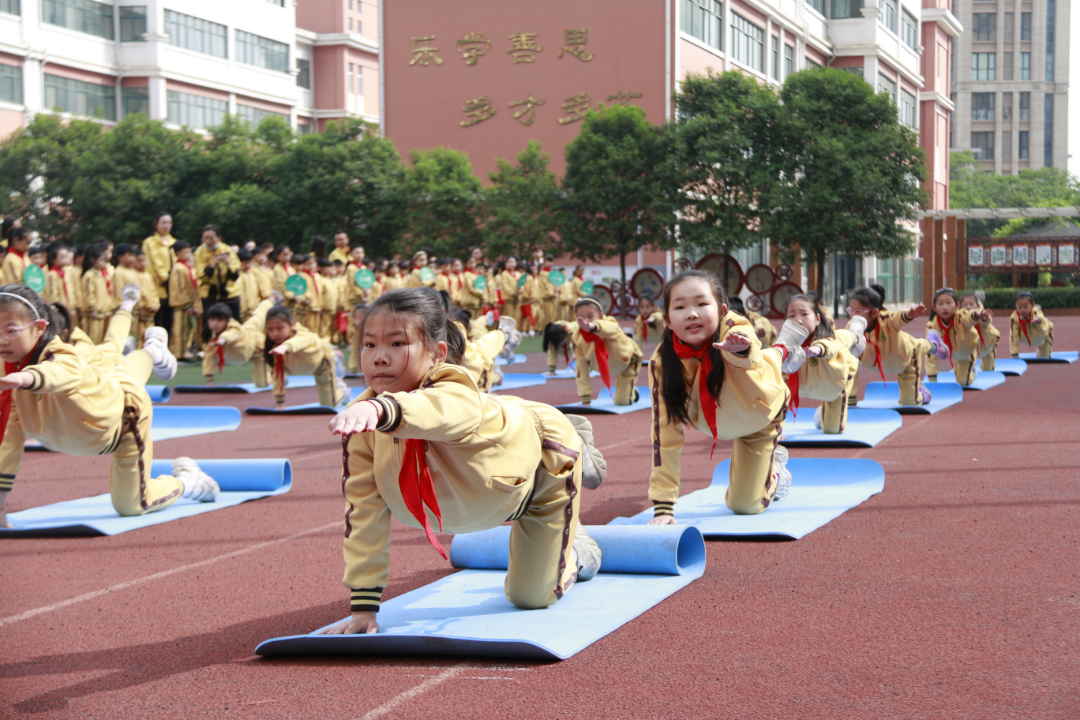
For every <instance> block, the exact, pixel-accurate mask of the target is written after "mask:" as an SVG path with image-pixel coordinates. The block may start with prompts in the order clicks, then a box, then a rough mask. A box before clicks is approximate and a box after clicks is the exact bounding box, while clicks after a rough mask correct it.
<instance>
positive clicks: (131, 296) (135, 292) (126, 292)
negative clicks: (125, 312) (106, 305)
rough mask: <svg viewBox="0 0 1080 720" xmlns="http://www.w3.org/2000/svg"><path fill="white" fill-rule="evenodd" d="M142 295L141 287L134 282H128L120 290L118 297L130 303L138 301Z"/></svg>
mask: <svg viewBox="0 0 1080 720" xmlns="http://www.w3.org/2000/svg"><path fill="white" fill-rule="evenodd" d="M141 297H142V288H141V287H139V286H138V285H136V284H135V283H128V284H127V285H125V286H124V287H123V289H121V290H120V299H121V300H123V301H127V302H130V303H132V304H134V303H137V302H139V298H141Z"/></svg>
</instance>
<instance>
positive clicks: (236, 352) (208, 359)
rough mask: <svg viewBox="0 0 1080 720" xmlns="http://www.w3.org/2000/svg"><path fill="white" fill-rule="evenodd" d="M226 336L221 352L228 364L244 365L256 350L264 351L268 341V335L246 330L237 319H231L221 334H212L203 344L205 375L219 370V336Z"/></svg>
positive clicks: (215, 373) (214, 373) (209, 375)
mask: <svg viewBox="0 0 1080 720" xmlns="http://www.w3.org/2000/svg"><path fill="white" fill-rule="evenodd" d="M219 337H223V338H225V344H224V345H222V346H221V354H222V355H223V356H224V357H225V364H226V365H243V364H245V363H247V362H248V361H249V360H251V356H252V355H253V354H254V353H256V352H262V350H263V345H264V344H265V342H266V336H265V335H263V334H262V333H256V332H253V331H248V332H245V331H244V328H243V326H242V325H241V324H240V323H239V322H237V321H236V320H230V321H229V324H228V325H227V326H226V327H225V330H224V331H223V332H222V333H221V335H217V336H214V335H213V334H211V337H210V341H209V342H208V343H206V344H205V345H204V346H203V362H202V369H203V375H205V376H206V377H213V376H214V375H217V372H218V367H217V365H218V344H217V342H215V341H216V340H217V338H219Z"/></svg>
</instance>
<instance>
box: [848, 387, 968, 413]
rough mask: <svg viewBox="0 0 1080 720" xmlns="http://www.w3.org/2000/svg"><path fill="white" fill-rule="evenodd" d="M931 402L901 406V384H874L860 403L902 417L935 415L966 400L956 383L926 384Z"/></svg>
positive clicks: (862, 405)
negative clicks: (895, 413) (890, 411)
mask: <svg viewBox="0 0 1080 720" xmlns="http://www.w3.org/2000/svg"><path fill="white" fill-rule="evenodd" d="M926 389H927V390H929V391H930V396H931V400H930V403H928V404H926V405H901V404H900V385H899V383H894V382H890V383H880V382H872V383H869V384H867V386H866V395H865V396H864V398H863V399H862V400H860V401H859V407H860V408H866V409H867V410H895V411H896V412H898V413H900V414H901V415H933V414H935V413H939V412H941V411H942V410H944V409H945V408H947V407H952V406H953V405H955V404H956V403H958V402H960V401H961V400H963V399H964V391H963V390H962V389H961V388H960V386H959V385H957V384H956V383H933V382H928V383H926Z"/></svg>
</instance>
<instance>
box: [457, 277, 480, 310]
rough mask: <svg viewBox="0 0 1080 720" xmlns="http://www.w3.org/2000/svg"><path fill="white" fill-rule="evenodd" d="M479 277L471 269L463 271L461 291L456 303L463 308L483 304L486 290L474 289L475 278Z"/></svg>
mask: <svg viewBox="0 0 1080 720" xmlns="http://www.w3.org/2000/svg"><path fill="white" fill-rule="evenodd" d="M478 277H480V276H479V275H477V274H476V273H474V272H473V271H472V270H466V271H465V272H464V273H463V280H462V283H461V291H460V292H459V296H458V304H459V305H461V307H463V308H476V307H480V306H481V305H483V304H484V296H485V294H486V291H484V290H477V289H476V278H478Z"/></svg>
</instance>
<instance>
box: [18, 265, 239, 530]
mask: <svg viewBox="0 0 1080 720" xmlns="http://www.w3.org/2000/svg"><path fill="white" fill-rule="evenodd" d="M132 304H133V303H132ZM127 316H128V320H129V322H130V314H129V313H127ZM57 325H58V323H57V318H56V315H55V313H54V312H53V310H52V308H50V307H48V306H47V305H46V304H45V303H44V302H43V301H42V300H41V298H39V297H38V296H37V295H36V294H35V293H33V291H31V290H30V289H29V288H26V287H25V286H21V285H5V286H3V287H0V335H2V339H0V354H2V355H3V359H4V366H5V367H4V369H5V375H4V377H3V378H0V435H2V438H3V439H2V441H0V524H2V525H3V526H4V527H10V525H9V524H8V522H7V519H6V517H5V516H4V514H3V507H4V506H5V505H6V500H7V494H8V492H9V491H10V490H11V488H12V485H13V484H14V481H15V476H16V475H17V474H18V472H19V470H20V468H21V466H22V457H23V444H24V442H25V438H26V437H27V436H29V437H33V438H35V439H37V440H39V441H40V442H41V443H42V444H43V445H45V446H46V447H48V448H50V449H52V450H55V451H58V452H65V453H68V454H71V455H102V454H112V456H113V461H112V471H111V474H110V480H109V494H110V495H111V497H112V504H113V507H114V508H115V509H116V512H117V513H118V514H119V515H121V516H133V515H143V514H146V513H150V512H156V511H158V510H162V509H164V508H166V507H168V506H169V505H171V504H173V503H174V502H176V500H178V499H179V498H181V497H189V498H192V499H195V500H200V501H210V502H212V501H214V500H216V499H217V493H218V489H217V485H216V483H214V482H213V481H212V480H209V479H208V478H205V475H201V473H200V472H199V471H198V469H197V468H194V469H192V468H191V467H186V466H184V467H181V466H180V465H186V463H179V465H178V463H174V475H162V476H159V477H151V475H150V466H151V462H152V461H153V452H154V451H153V442H152V441H151V439H150V424H151V422H152V419H153V413H154V411H153V406H152V405H151V403H150V397H149V396H148V395H147V394H146V390H145V385H146V379H147V378H148V377H149V376H150V373H151V371H153V372H154V373H155V374H157V375H158V376H159V377H162V378H171V377H172V376H173V375H174V374H175V373H176V358H174V357H173V356H172V355H171V354H170V353H169V351H168V348H167V347H166V342H165V341H166V338H167V335H166V333H165V331H164V330H162V329H161V328H153V329H152V330H151V332H150V333H148V337H147V339H146V343H145V349H143V350H136V351H134V352H132V353H131V354H130V355H128V356H127V357H122V358H121V357H120V356H119V355H117V356H116V357H117V358H118V362H116V363H115V364H112V363H111V362H110V363H105V364H103V365H102V366H100V367H99V366H95V365H93V364H90V363H88V362H87V361H86V360H84V359H83V357H82V356H81V355H80V354H79V353H78V352H76V350H75V348H73V347H72V346H71V345H69V344H67V343H65V342H63V341H62V340H61V339H60V338H59V337H57V336H56V330H57ZM178 462H179V461H178ZM186 462H187V463H190V462H191V461H190V460H187V461H186ZM204 478H205V479H204Z"/></svg>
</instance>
